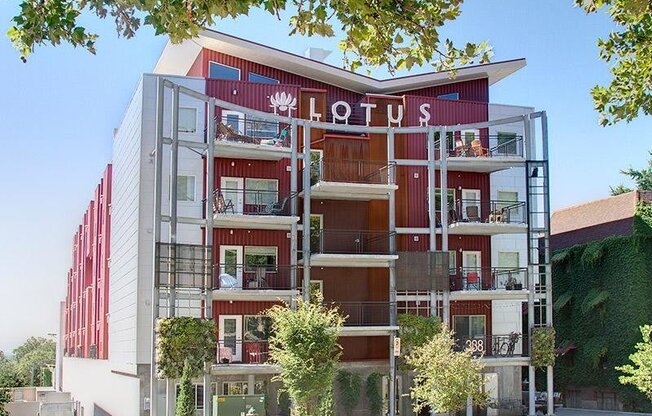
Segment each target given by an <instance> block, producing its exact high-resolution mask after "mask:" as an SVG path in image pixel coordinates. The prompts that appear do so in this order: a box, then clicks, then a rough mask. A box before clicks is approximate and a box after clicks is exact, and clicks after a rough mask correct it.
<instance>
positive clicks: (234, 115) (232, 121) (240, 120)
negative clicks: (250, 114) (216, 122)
mask: <svg viewBox="0 0 652 416" xmlns="http://www.w3.org/2000/svg"><path fill="white" fill-rule="evenodd" d="M222 123H223V124H225V125H227V126H229V127H231V128H232V129H233V130H235V131H236V132H238V133H244V124H245V123H244V114H242V113H241V112H239V111H231V110H222Z"/></svg>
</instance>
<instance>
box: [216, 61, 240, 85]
mask: <svg viewBox="0 0 652 416" xmlns="http://www.w3.org/2000/svg"><path fill="white" fill-rule="evenodd" d="M211 65H218V66H221V67H224V68H229V69H235V70H236V71H238V79H231V78H215V77H212V76H211ZM208 78H209V79H221V80H223V81H240V80H242V70H241V69H240V68H237V67H235V66H231V65H226V64H223V63H220V62H217V61H208Z"/></svg>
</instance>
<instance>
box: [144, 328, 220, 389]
mask: <svg viewBox="0 0 652 416" xmlns="http://www.w3.org/2000/svg"><path fill="white" fill-rule="evenodd" d="M215 329H216V328H215V322H214V321H213V320H212V319H200V318H192V317H189V316H180V317H174V318H163V319H159V320H158V323H157V328H156V339H157V344H156V352H157V354H156V365H157V367H158V375H159V377H160V378H171V379H177V378H179V377H181V375H182V374H183V368H184V363H187V365H188V372H189V375H190V377H191V378H194V377H198V376H200V375H201V374H203V372H204V363H206V362H209V363H212V362H214V361H215V355H216V349H217V338H216V335H215V332H216V331H215Z"/></svg>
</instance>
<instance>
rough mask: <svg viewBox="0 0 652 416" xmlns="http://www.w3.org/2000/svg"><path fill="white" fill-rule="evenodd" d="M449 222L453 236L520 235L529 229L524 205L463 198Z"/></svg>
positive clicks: (454, 209) (457, 203)
mask: <svg viewBox="0 0 652 416" xmlns="http://www.w3.org/2000/svg"><path fill="white" fill-rule="evenodd" d="M448 219H449V233H450V234H453V235H496V234H520V233H526V232H527V230H528V226H527V221H526V207H525V202H515V201H495V200H491V201H480V200H475V199H461V200H458V201H457V202H456V204H455V207H454V208H453V209H452V210H450V212H449V218H448Z"/></svg>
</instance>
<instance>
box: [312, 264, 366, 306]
mask: <svg viewBox="0 0 652 416" xmlns="http://www.w3.org/2000/svg"><path fill="white" fill-rule="evenodd" d="M367 270H368V269H364V268H356V269H350V268H344V267H313V268H312V270H311V274H310V279H311V280H321V281H322V282H323V285H324V290H323V294H324V300H325V301H327V302H331V301H365V300H368V299H369V298H368V294H369V293H368V288H367Z"/></svg>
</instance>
